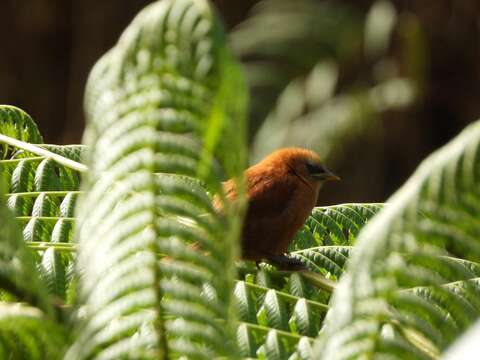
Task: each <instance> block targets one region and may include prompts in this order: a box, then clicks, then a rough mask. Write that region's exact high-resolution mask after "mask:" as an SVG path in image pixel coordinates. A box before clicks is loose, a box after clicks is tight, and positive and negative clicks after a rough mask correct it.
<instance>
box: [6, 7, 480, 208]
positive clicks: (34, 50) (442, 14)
mask: <svg viewBox="0 0 480 360" xmlns="http://www.w3.org/2000/svg"><path fill="white" fill-rule="evenodd" d="M319 1H320V0H319ZM150 2H151V1H146V0H122V1H120V0H117V1H114V0H95V1H93V0H70V1H68V0H67V1H66V0H2V10H3V11H2V13H3V16H2V21H1V22H0V103H4V104H11V105H16V106H18V107H20V108H22V109H24V110H25V111H27V112H28V113H29V114H30V115H31V116H32V117H33V118H34V119H35V120H36V122H37V124H38V125H39V128H40V130H41V132H42V134H43V136H44V139H45V141H46V142H48V143H58V144H67V143H78V142H80V141H81V135H82V131H83V127H84V117H83V112H82V101H83V99H82V97H83V90H84V86H85V81H86V78H87V75H88V72H89V70H90V69H91V67H92V66H93V64H94V63H95V61H96V60H98V58H99V57H100V56H101V55H102V54H103V53H104V52H105V51H106V50H107V49H109V48H110V47H112V46H113V45H114V43H115V41H116V40H117V38H118V37H119V35H120V34H121V32H122V31H123V29H124V28H125V27H126V26H127V25H128V23H129V22H130V21H131V20H132V18H133V17H134V16H135V14H136V13H137V12H138V11H139V10H140V9H141V8H143V7H144V6H145V5H146V4H148V3H150ZM213 2H214V3H215V5H216V6H217V8H218V10H219V12H220V14H221V16H222V17H223V19H224V21H225V23H226V27H227V29H229V30H230V29H232V28H234V27H235V25H237V24H238V23H240V22H241V21H242V20H244V19H245V18H246V17H247V16H248V14H249V11H250V9H251V7H252V6H253V5H254V4H255V3H256V2H258V1H254V0H241V1H240V0H238V1H232V0H216V1H213ZM344 2H345V3H350V4H351V5H352V6H355V7H357V8H358V10H359V11H364V12H365V11H367V9H368V8H369V6H370V5H371V4H372V1H359V0H355V1H353V0H352V1H344ZM392 3H393V4H394V5H395V7H396V9H397V11H398V13H399V14H401V15H405V14H413V15H414V16H415V18H416V19H418V21H419V23H420V24H421V28H422V32H423V34H424V38H425V66H424V73H423V74H422V77H423V81H424V83H423V87H424V89H423V93H422V97H421V99H419V100H418V101H416V102H415V103H414V104H413V105H412V106H410V107H409V108H408V109H405V110H403V111H396V112H388V113H385V114H384V115H383V117H384V121H383V129H382V132H381V135H379V136H372V137H368V138H365V139H363V140H360V141H359V142H358V143H357V144H356V145H357V147H356V148H355V151H353V152H352V153H351V156H350V157H348V159H347V161H343V162H342V163H341V164H339V165H338V168H337V169H336V171H337V172H338V173H340V175H341V176H342V178H343V179H344V181H343V183H342V184H336V185H335V186H333V185H329V187H328V188H327V189H324V191H323V193H322V194H323V195H322V196H323V199H325V200H324V201H323V202H324V203H335V202H353V201H383V200H385V198H386V197H387V196H389V195H390V194H391V193H392V192H393V191H394V190H395V189H397V188H398V186H400V185H401V184H402V183H403V182H404V181H405V179H406V178H408V176H409V175H410V174H411V173H412V171H413V170H414V169H415V167H416V166H417V165H418V163H419V162H420V161H421V160H422V159H423V158H424V157H425V156H426V155H428V154H429V153H430V152H431V151H433V150H434V149H436V148H438V147H439V146H441V145H443V144H444V143H446V142H447V141H448V140H449V139H451V138H452V137H453V136H455V135H456V134H457V133H458V132H459V131H460V130H461V129H462V128H463V127H465V125H466V124H468V123H469V122H471V121H474V120H476V119H477V118H479V117H480V101H479V98H478V97H479V94H480V89H479V86H480V81H479V80H480V2H479V1H477V0H462V1H453V0H452V1H446V0H422V1H413V0H412V1H392ZM395 51H398V49H396V46H395V42H394V43H393V44H392V46H391V52H392V54H394V56H398V57H401V56H403V55H404V54H402V53H401V52H399V53H397V54H395ZM251 125H252V128H254V127H255V124H251Z"/></svg>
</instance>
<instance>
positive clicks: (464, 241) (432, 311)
mask: <svg viewBox="0 0 480 360" xmlns="http://www.w3.org/2000/svg"><path fill="white" fill-rule="evenodd" d="M479 149H480V123H479V122H477V123H474V124H472V125H471V126H469V127H468V128H467V129H465V130H464V132H463V133H462V134H460V135H459V136H458V137H457V138H456V139H455V140H453V141H452V142H451V143H450V144H448V145H447V146H445V147H444V148H443V149H441V150H439V151H438V152H436V153H435V154H433V155H431V156H430V157H429V158H427V159H426V160H425V161H424V162H423V164H422V165H421V166H420V167H419V169H418V170H417V172H416V173H415V174H414V175H413V176H412V178H411V179H410V180H409V181H408V182H407V184H405V186H404V187H403V188H402V189H401V190H399V192H398V193H396V194H395V195H394V196H393V197H392V199H391V200H390V201H389V205H388V206H387V207H385V208H384V209H383V210H382V211H381V212H380V213H379V215H378V216H376V217H375V218H374V219H373V220H372V221H371V222H370V223H369V224H368V225H367V226H366V227H365V228H364V229H363V230H362V232H361V233H360V235H359V238H358V242H357V244H358V247H357V249H356V250H355V252H354V253H353V257H352V259H351V261H350V263H349V266H348V269H347V271H346V272H345V274H344V275H343V277H342V279H341V281H340V287H339V288H338V290H337V292H336V294H335V295H334V301H333V308H332V310H331V311H330V312H329V313H328V315H327V325H326V331H325V332H324V333H322V335H321V337H320V341H319V342H318V344H317V345H316V347H315V356H317V357H319V358H325V359H327V358H328V359H346V358H351V357H362V356H367V357H368V356H370V357H375V356H376V355H378V354H380V353H385V352H389V353H390V356H391V358H392V359H393V358H398V359H400V358H404V356H405V354H406V352H407V351H410V353H411V355H410V357H411V358H430V357H431V355H429V354H432V353H441V352H442V351H443V350H444V349H445V348H447V347H448V346H449V345H450V344H451V343H452V341H453V340H454V339H455V338H456V337H458V336H459V335H460V334H461V333H462V332H464V331H465V330H466V329H467V328H468V327H469V326H470V324H471V323H472V322H473V321H474V320H475V319H476V318H477V317H478V316H479V315H480V307H479V304H478V300H476V299H477V298H478V293H479V285H478V282H477V281H476V280H475V279H476V278H477V277H478V262H479V259H480V245H479V244H478V240H477V237H478V236H477V235H478V231H479V229H480V222H479V221H478V216H477V215H478V209H479V207H478V203H479V201H480V194H479V192H478V186H477V185H478V179H479V174H480V171H479V168H480V167H479V165H480V161H479V154H480V151H479ZM459 281H460V283H458V282H459ZM455 284H456V285H455ZM459 284H461V285H459ZM407 289H414V290H413V291H411V292H408V291H407ZM388 325H390V326H392V327H393V328H396V329H397V331H396V332H395V334H396V335H395V337H394V338H391V337H390V336H386V335H385V334H384V332H382V329H383V328H385V327H386V326H388ZM398 329H401V330H400V331H399V330H398ZM412 333H414V334H417V335H415V336H414V338H416V339H418V338H421V339H423V340H421V341H412V336H411V334H412ZM422 344H424V345H422ZM408 349H410V350H408ZM426 349H428V350H426Z"/></svg>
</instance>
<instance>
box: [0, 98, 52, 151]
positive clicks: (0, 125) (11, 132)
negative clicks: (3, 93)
mask: <svg viewBox="0 0 480 360" xmlns="http://www.w3.org/2000/svg"><path fill="white" fill-rule="evenodd" d="M0 134H3V135H6V136H9V137H12V138H15V139H18V140H23V141H26V142H30V143H34V144H39V143H42V142H43V139H42V135H40V132H39V131H38V128H37V125H36V124H35V122H34V121H33V119H32V118H31V117H30V115H28V114H27V113H26V112H24V111H23V110H20V109H19V108H16V107H15V106H10V105H0ZM14 150H15V148H13V147H11V146H9V145H7V144H3V145H2V147H1V152H0V159H8V158H10V156H11V154H12V152H13V151H14Z"/></svg>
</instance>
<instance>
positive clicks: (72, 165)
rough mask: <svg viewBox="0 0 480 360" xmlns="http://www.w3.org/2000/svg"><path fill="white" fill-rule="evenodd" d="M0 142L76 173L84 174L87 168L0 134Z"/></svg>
mask: <svg viewBox="0 0 480 360" xmlns="http://www.w3.org/2000/svg"><path fill="white" fill-rule="evenodd" d="M0 142H4V143H6V144H8V145H11V146H15V147H17V148H19V149H23V150H26V151H28V152H31V153H33V154H35V155H40V156H45V157H47V158H50V159H52V160H53V161H55V162H57V163H59V164H60V165H63V166H65V167H67V168H69V169H72V170H76V171H78V172H81V173H84V172H86V171H87V170H88V167H87V166H85V165H83V164H80V163H79V162H76V161H73V160H71V159H68V158H66V157H64V156H61V155H58V154H55V153H53V152H51V151H48V150H45V149H43V148H41V147H40V146H37V145H34V144H29V143H27V142H24V141H21V140H18V139H14V138H12V137H10V136H6V135H4V134H0Z"/></svg>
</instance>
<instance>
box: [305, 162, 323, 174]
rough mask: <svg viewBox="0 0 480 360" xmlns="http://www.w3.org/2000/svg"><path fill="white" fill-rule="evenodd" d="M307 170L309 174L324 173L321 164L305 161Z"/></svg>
mask: <svg viewBox="0 0 480 360" xmlns="http://www.w3.org/2000/svg"><path fill="white" fill-rule="evenodd" d="M306 165H307V170H308V172H309V173H310V174H312V175H313V174H317V175H318V174H323V173H325V169H324V168H323V166H321V165H319V164H314V163H312V162H310V161H308V162H307V164H306Z"/></svg>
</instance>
